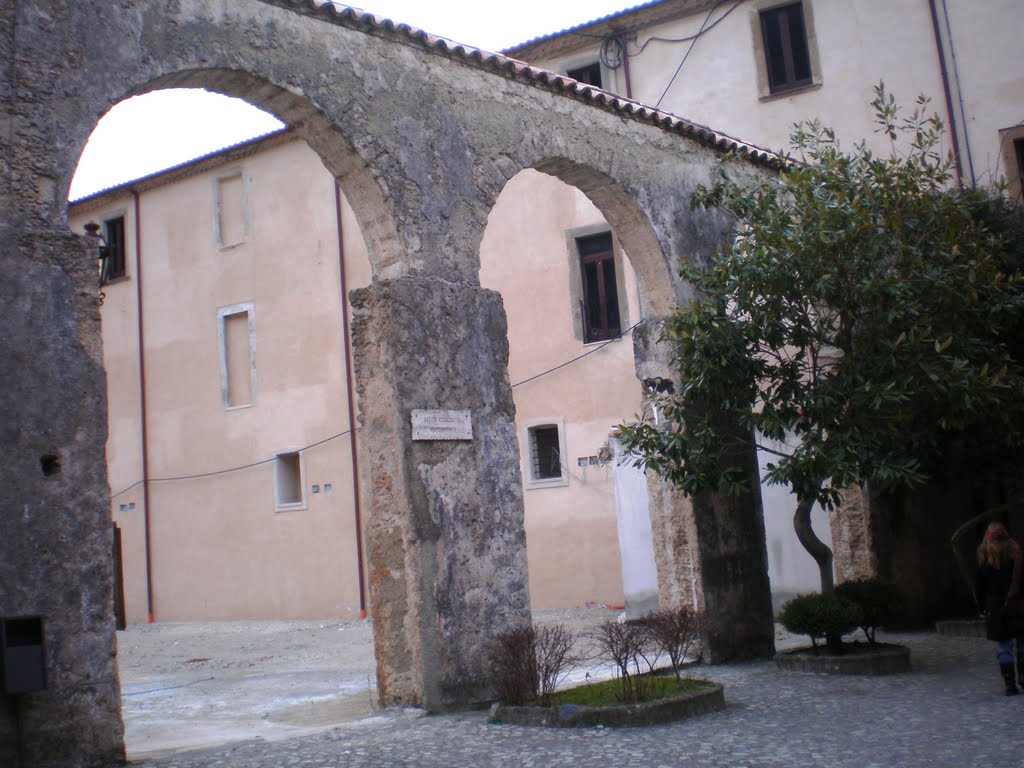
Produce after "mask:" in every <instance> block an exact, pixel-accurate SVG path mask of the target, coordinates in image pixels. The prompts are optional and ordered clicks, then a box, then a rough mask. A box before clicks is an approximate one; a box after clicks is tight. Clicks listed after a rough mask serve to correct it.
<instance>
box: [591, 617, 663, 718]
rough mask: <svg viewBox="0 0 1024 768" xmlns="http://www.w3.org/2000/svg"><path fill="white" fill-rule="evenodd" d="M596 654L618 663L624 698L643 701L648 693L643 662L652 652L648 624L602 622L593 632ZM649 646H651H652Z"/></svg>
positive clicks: (621, 694)
mask: <svg viewBox="0 0 1024 768" xmlns="http://www.w3.org/2000/svg"><path fill="white" fill-rule="evenodd" d="M589 637H590V640H591V642H593V644H594V646H595V648H596V654H595V655H596V656H597V657H598V658H601V659H606V660H610V661H611V662H612V663H613V664H615V666H616V668H617V672H618V680H619V685H620V692H619V698H620V699H621V700H622V701H639V700H641V699H642V698H643V695H644V679H643V676H642V674H641V673H642V670H641V669H640V662H641V661H644V662H646V661H647V659H646V657H645V655H644V654H645V653H648V654H649V651H648V650H647V648H646V647H645V646H648V635H647V630H646V625H645V624H644V623H637V622H632V623H628V622H627V623H623V624H620V623H619V622H618V621H615V620H609V621H604V622H601V623H600V624H598V625H597V627H595V628H594V629H593V630H592V631H591V632H590V635H589ZM648 647H649V646H648Z"/></svg>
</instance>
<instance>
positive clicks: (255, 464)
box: [110, 429, 352, 500]
mask: <svg viewBox="0 0 1024 768" xmlns="http://www.w3.org/2000/svg"><path fill="white" fill-rule="evenodd" d="M351 433H352V430H351V429H346V430H345V431H344V432H339V433H338V434H336V435H331V436H330V437H325V438H324V439H323V440H318V441H317V442H315V443H310V444H309V445H307V446H304V447H302V448H299V450H298V451H295V453H302V452H303V451H308V450H310V449H311V448H316V447H317V446H318V445H323V444H324V443H329V442H330V441H331V440H337V439H338V438H339V437H344V436H345V435H348V434H351ZM272 461H277V456H272V457H270V458H269V459H263V460H262V461H254V462H252V463H250V464H243V465H241V466H239V467H228V468H227V469H218V470H216V471H214V472H200V473H198V474H195V475H177V476H174V477H151V478H150V479H149V482H151V483H172V482H177V481H179V480H199V479H201V478H204V477H214V476H216V475H226V474H228V473H230V472H240V471H242V470H243V469H252V468H253V467H259V466H262V465H263V464H269V463H270V462H272ZM144 482H146V481H145V480H139V481H137V482H134V483H132V484H131V485H129V486H128V487H127V488H125V489H124V490H121V491H118V492H117V493H114V494H111V496H110V498H111V500H113V499H116V498H117V497H118V496H122V495H124V494H126V493H128V491H130V490H131V489H132V488H136V487H138V486H140V485H142V484H143V483H144Z"/></svg>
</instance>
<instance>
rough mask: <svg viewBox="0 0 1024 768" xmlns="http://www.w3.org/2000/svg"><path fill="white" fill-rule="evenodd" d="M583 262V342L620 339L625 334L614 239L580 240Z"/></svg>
mask: <svg viewBox="0 0 1024 768" xmlns="http://www.w3.org/2000/svg"><path fill="white" fill-rule="evenodd" d="M576 250H577V251H578V253H579V258H580V276H581V278H582V280H583V286H582V288H583V293H582V299H581V300H580V310H581V315H582V317H583V340H584V341H585V342H587V343H590V342H593V341H605V340H607V339H614V338H617V337H618V336H620V335H621V334H622V321H621V317H620V314H619V291H618V285H617V282H616V278H615V252H614V250H613V247H612V235H611V233H610V232H603V233H601V234H598V235H590V236H588V237H578V238H576Z"/></svg>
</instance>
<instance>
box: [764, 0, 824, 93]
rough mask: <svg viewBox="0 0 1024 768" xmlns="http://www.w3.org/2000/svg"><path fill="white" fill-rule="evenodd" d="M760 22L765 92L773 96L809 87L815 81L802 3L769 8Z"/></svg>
mask: <svg viewBox="0 0 1024 768" xmlns="http://www.w3.org/2000/svg"><path fill="white" fill-rule="evenodd" d="M760 18H761V36H762V40H763V42H764V55H765V64H766V67H767V74H768V90H769V91H770V92H771V93H772V94H775V93H783V92H785V91H791V90H794V89H796V88H802V87H803V86H806V85H811V84H812V83H813V82H814V79H813V76H812V73H811V54H810V46H809V45H808V42H807V26H806V24H805V21H804V9H803V3H790V4H788V5H782V6H778V7H776V8H769V9H767V10H764V11H761V12H760Z"/></svg>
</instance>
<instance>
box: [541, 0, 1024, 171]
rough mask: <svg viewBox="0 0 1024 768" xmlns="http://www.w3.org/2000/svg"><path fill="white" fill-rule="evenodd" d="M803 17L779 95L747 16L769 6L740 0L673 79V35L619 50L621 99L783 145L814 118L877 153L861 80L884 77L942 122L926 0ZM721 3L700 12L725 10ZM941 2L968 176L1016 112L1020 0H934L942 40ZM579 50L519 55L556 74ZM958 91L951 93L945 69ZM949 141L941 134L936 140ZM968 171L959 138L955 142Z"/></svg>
mask: <svg viewBox="0 0 1024 768" xmlns="http://www.w3.org/2000/svg"><path fill="white" fill-rule="evenodd" d="M804 3H805V5H809V6H810V10H811V13H812V15H813V34H814V38H815V46H816V50H817V52H818V64H819V66H818V68H817V69H818V71H817V77H816V81H817V82H816V84H815V85H814V86H813V87H810V88H807V89H803V90H799V91H796V92H792V93H790V94H786V95H778V96H769V97H764V96H762V94H761V93H759V91H758V85H757V83H758V70H759V67H760V65H761V62H760V60H759V55H760V54H759V51H758V49H757V48H758V41H757V37H758V36H759V34H760V33H759V31H758V26H757V13H758V10H759V9H761V8H765V7H769V6H772V5H778V3H777V2H775V0H751V1H750V2H745V3H742V4H740V5H739V6H738V7H737V8H736V10H735V11H733V12H732V13H730V14H729V15H728V16H726V17H725V18H724V20H722V21H721V22H720V23H718V24H717V25H715V26H714V27H713V28H712V29H711V30H710V31H707V32H706V33H705V34H704V35H703V36H702V37H701V38H700V39H699V40H698V41H697V42H696V44H695V45H694V46H693V49H692V50H691V51H690V52H689V55H688V57H687V59H686V63H685V64H684V65H683V67H682V69H681V71H680V72H679V74H678V76H676V79H675V81H674V82H673V84H672V86H671V87H670V88H669V89H668V92H667V93H665V89H666V86H668V84H669V81H670V80H671V78H672V75H673V73H674V72H675V71H676V69H677V67H678V66H679V63H680V61H681V60H682V58H683V56H684V55H685V54H686V53H687V50H688V49H689V47H690V41H685V42H668V43H666V42H657V41H652V42H649V44H648V45H647V47H646V48H645V49H644V51H643V52H642V53H639V54H638V55H634V56H632V57H631V58H630V80H631V83H632V93H633V98H635V99H637V100H638V101H641V102H644V103H646V104H651V105H654V104H656V103H658V101H659V99H661V98H662V95H663V94H664V99H663V100H662V101H661V108H662V109H665V110H667V111H669V112H672V113H674V114H677V115H680V116H682V117H685V118H687V119H689V120H692V121H694V122H696V123H700V124H703V125H707V126H710V127H712V128H714V129H715V130H717V131H721V132H724V133H726V134H729V135H731V136H734V137H737V138H740V139H743V140H746V141H750V142H753V143H755V144H758V145H760V146H763V147H766V148H768V149H780V148H782V147H784V146H786V145H787V144H788V139H789V133H790V130H791V126H792V125H793V124H794V123H795V122H797V121H799V120H805V119H811V118H815V117H817V118H820V119H821V120H822V121H823V122H824V123H825V124H826V125H829V126H832V127H833V128H834V129H835V130H836V132H837V133H838V135H839V137H840V139H841V140H842V141H843V142H844V144H845V145H846V146H852V145H853V143H854V142H857V141H860V140H862V139H866V140H867V141H868V142H869V144H871V145H872V146H873V147H875V148H876V149H878V150H887V149H888V142H887V139H885V138H884V137H882V136H880V135H878V134H876V133H875V132H874V125H873V123H872V113H871V109H870V106H869V104H870V101H871V99H872V97H873V93H872V87H873V86H874V85H875V84H876V83H878V82H879V81H884V82H885V84H886V87H887V89H888V90H889V91H890V92H891V93H893V94H894V95H895V96H896V97H897V99H898V100H899V101H900V102H901V103H902V104H905V105H907V106H908V107H909V106H911V102H912V101H913V100H914V99H915V98H916V97H917V96H918V95H919V94H924V95H926V96H928V97H930V98H931V100H932V103H931V109H932V111H935V112H938V113H939V114H940V115H941V116H942V117H943V119H944V120H945V121H946V123H947V125H948V124H949V116H948V112H947V109H946V104H945V98H944V93H943V87H942V80H941V76H940V72H939V63H938V53H937V49H936V43H935V35H934V30H933V25H932V19H931V14H930V12H929V8H928V3H927V2H925V0H886V2H880V0H848V1H844V2H836V0H804ZM731 5H732V4H731V3H730V4H723V5H722V6H721V7H720V8H719V9H718V10H717V11H716V12H715V14H714V16H713V17H712V21H714V20H716V19H718V18H719V17H721V16H723V15H724V14H725V12H726V11H727V10H728V9H729V8H730V7H731ZM943 6H945V7H946V8H948V12H949V13H948V15H949V25H950V28H951V29H952V44H953V52H955V55H956V69H957V72H954V71H953V70H954V62H953V59H952V55H951V53H950V52H949V50H948V48H947V57H948V67H949V69H950V79H951V86H952V88H953V90H954V100H955V101H956V102H957V103H956V104H955V108H956V110H957V111H958V112H959V98H960V96H961V95H962V97H963V100H964V113H965V115H966V123H967V133H968V136H969V139H970V149H971V155H972V157H973V159H974V164H975V171H976V176H977V178H978V181H979V182H980V183H987V182H988V181H989V180H990V178H991V175H992V173H993V172H997V171H998V166H999V155H1000V136H999V131H1000V130H1001V129H1003V128H1007V127H1010V126H1014V125H1019V124H1021V122H1022V121H1024V64H1022V62H1021V60H1020V56H1019V55H1018V52H1019V48H1020V46H1019V37H1020V35H1019V32H1020V30H1019V26H1020V25H1019V24H1016V23H1014V22H1015V21H1017V20H1018V19H1019V15H1020V3H1019V2H1018V1H1017V0H985V2H977V0H939V2H938V8H939V12H940V23H941V26H942V28H943V36H944V38H945V41H946V44H947V46H948V43H949V37H948V35H947V34H946V30H945V24H946V18H945V15H944V14H943V13H942V11H943ZM706 15H707V9H706V8H705V9H701V10H700V11H699V12H697V13H694V14H691V15H689V16H687V17H684V18H679V19H674V20H669V21H666V22H663V23H660V24H657V25H655V26H651V27H647V28H644V29H642V30H639V31H638V33H637V37H636V41H635V43H632V44H631V45H630V51H631V52H632V53H636V52H637V51H638V48H639V46H642V45H644V44H645V43H648V41H650V39H651V38H666V39H669V40H673V39H674V40H679V39H681V38H688V37H691V36H692V35H694V34H695V33H696V32H697V31H698V30H699V29H700V27H701V25H702V23H703V22H704V21H705V17H706ZM577 37H578V39H579V40H580V42H581V45H580V47H579V48H578V49H577V50H576V51H574V52H572V53H568V54H564V55H558V56H557V57H554V58H550V59H544V58H543V53H541V54H539V55H540V56H541V58H538V59H536V60H534V61H531V63H535V64H537V65H539V66H542V67H545V68H548V69H552V70H554V71H559V72H564V71H565V69H566V67H567V66H574V65H579V64H580V63H581V62H583V61H586V60H587V59H588V58H596V56H597V51H598V46H599V45H600V41H599V40H590V39H588V38H587V37H585V36H583V35H579V36H577ZM604 74H605V75H606V80H607V82H606V87H607V88H608V89H609V90H612V91H614V92H616V93H620V94H624V93H625V80H624V77H625V71H624V69H622V68H620V69H619V70H617V71H611V70H607V69H606V70H605V72H604ZM957 74H959V86H960V90H959V92H957V84H958V83H957V80H956V75H957ZM951 146H952V144H951V142H950V141H948V140H947V141H946V142H945V147H944V148H945V149H946V150H948V149H950V148H951ZM962 150H963V151H964V154H965V158H964V163H965V173H968V169H967V167H966V165H967V159H966V146H963V147H962Z"/></svg>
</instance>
